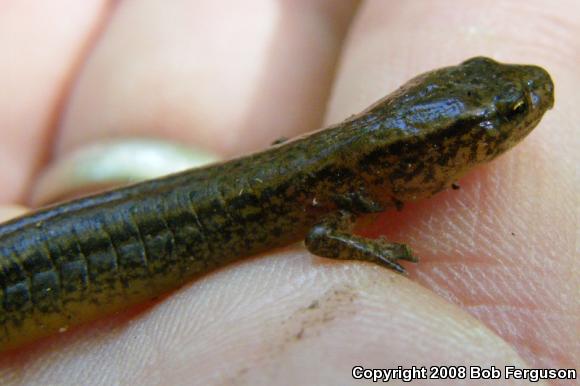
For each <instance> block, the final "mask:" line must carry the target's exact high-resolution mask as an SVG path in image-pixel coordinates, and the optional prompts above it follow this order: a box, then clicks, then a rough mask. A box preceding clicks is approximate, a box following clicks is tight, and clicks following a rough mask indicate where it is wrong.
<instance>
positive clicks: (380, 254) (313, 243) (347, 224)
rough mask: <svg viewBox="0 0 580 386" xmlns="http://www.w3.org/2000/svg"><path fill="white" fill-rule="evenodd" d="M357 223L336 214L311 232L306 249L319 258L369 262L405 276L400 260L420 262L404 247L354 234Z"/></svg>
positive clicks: (343, 215)
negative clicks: (398, 261) (353, 228)
mask: <svg viewBox="0 0 580 386" xmlns="http://www.w3.org/2000/svg"><path fill="white" fill-rule="evenodd" d="M354 222H355V216H354V215H353V214H351V213H349V212H345V211H340V212H337V213H336V214H334V215H332V216H330V217H328V218H326V219H325V220H323V221H322V222H320V223H319V224H316V225H315V226H313V227H312V228H311V229H310V231H309V232H308V235H307V236H306V240H305V244H306V248H308V250H309V251H310V252H311V253H313V254H315V255H318V256H322V257H328V258H331V259H342V260H362V261H370V262H373V263H376V264H379V265H382V266H384V267H387V268H391V269H394V270H395V271H397V272H400V273H404V274H406V271H405V269H404V268H403V266H401V265H400V264H399V263H397V260H406V261H412V262H417V261H418V258H417V257H416V256H414V255H413V253H412V252H411V249H410V248H409V247H408V246H407V245H405V244H398V243H391V242H389V241H388V240H386V239H385V238H384V237H379V238H378V239H369V238H366V237H362V236H357V235H354V234H352V232H351V230H352V227H353V225H354Z"/></svg>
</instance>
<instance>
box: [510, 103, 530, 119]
mask: <svg viewBox="0 0 580 386" xmlns="http://www.w3.org/2000/svg"><path fill="white" fill-rule="evenodd" d="M527 109H528V106H527V105H526V101H525V99H520V100H518V101H517V102H516V103H514V104H513V105H512V106H511V107H510V111H508V113H507V115H508V118H515V117H517V116H519V115H522V114H524V113H525V112H526V111H527Z"/></svg>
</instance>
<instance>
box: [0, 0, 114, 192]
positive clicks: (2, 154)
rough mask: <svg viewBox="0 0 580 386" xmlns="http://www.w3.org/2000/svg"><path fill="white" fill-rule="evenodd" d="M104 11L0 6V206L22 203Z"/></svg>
mask: <svg viewBox="0 0 580 386" xmlns="http://www.w3.org/2000/svg"><path fill="white" fill-rule="evenodd" d="M104 11H105V2H103V1H100V0H92V1H83V2H82V3H81V2H78V1H74V0H59V1H50V2H29V1H3V2H2V4H1V5H0V52H1V53H2V54H1V55H2V59H1V60H0V84H1V85H2V92H0V130H1V132H2V141H0V181H2V190H0V203H9V202H24V201H25V200H26V188H27V187H28V185H29V183H30V179H31V178H32V176H33V175H34V173H35V171H36V169H37V168H38V167H39V165H40V164H42V162H43V161H44V160H45V157H46V155H47V152H48V148H49V146H50V140H51V131H52V130H53V129H54V125H55V123H56V120H57V111H58V109H59V108H60V107H61V103H62V99H63V96H64V94H65V93H66V87H67V84H68V81H69V80H70V76H71V73H73V72H74V70H75V68H76V65H77V64H78V63H77V60H78V58H79V55H81V53H82V52H83V50H84V49H85V47H86V44H87V41H89V38H90V36H91V34H92V33H93V32H94V31H95V29H96V28H97V27H98V26H99V24H98V23H99V21H100V16H101V15H102V13H103V12H104Z"/></svg>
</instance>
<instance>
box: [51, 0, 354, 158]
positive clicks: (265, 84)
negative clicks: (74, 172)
mask: <svg viewBox="0 0 580 386" xmlns="http://www.w3.org/2000/svg"><path fill="white" fill-rule="evenodd" d="M352 7H353V5H352V2H341V5H336V4H333V2H329V1H316V2H278V3H277V2H267V1H255V2H253V3H243V4H242V3H236V2H232V3H231V4H229V5H228V11H227V12H225V11H224V7H223V5H218V4H216V3H214V2H211V1H197V2H189V1H175V2H171V3H169V4H166V3H159V2H151V1H149V2H138V3H127V4H121V5H120V6H119V8H118V9H117V10H116V13H115V15H114V17H113V19H112V20H111V23H110V25H109V26H108V28H107V30H106V32H105V33H104V34H103V35H102V36H101V38H100V41H99V44H98V45H97V46H96V47H95V50H94V52H93V53H92V54H91V56H90V57H89V58H88V59H87V62H86V65H85V68H84V70H83V73H82V75H81V77H80V78H79V80H78V83H77V84H76V85H75V88H74V92H73V94H72V97H71V99H70V103H69V106H68V108H67V111H66V115H65V116H64V120H63V125H62V128H61V133H60V134H61V135H60V138H59V142H58V151H59V153H58V155H59V156H60V155H62V152H66V151H69V150H70V149H71V148H74V147H78V146H80V145H82V144H86V143H88V142H92V141H96V140H98V139H100V138H111V137H119V136H121V137H126V136H131V135H137V136H146V137H160V138H164V139H170V140H175V141H179V142H183V143H189V144H195V145H196V146H199V147H202V148H206V149H208V150H213V151H216V152H218V153H220V154H223V155H226V156H231V155H232V154H239V153H241V152H247V151H248V150H254V149H256V148H260V147H264V146H268V145H269V144H270V143H271V142H272V141H274V140H275V139H277V138H279V137H281V136H292V135H293V134H295V133H297V132H302V131H309V130H312V129H313V128H316V127H318V125H319V124H320V120H321V117H322V114H323V112H324V106H325V102H326V98H327V95H328V92H329V88H330V82H331V80H332V75H333V72H334V63H335V59H336V57H337V55H338V48H339V46H340V43H341V39H342V36H343V33H344V32H343V31H344V30H345V26H346V24H347V22H348V19H349V17H350V16H349V15H350V14H351V9H352ZM168 26H171V28H168ZM80 128H82V129H80Z"/></svg>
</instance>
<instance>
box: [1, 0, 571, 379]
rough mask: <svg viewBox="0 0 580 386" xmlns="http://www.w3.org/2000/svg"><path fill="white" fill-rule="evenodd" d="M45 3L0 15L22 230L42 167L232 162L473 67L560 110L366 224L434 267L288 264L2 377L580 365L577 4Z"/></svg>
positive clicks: (215, 287) (7, 124) (7, 177)
mask: <svg viewBox="0 0 580 386" xmlns="http://www.w3.org/2000/svg"><path fill="white" fill-rule="evenodd" d="M468 3H469V4H468ZM38 4H39V3H38V2H34V4H33V3H32V2H31V3H30V4H28V3H25V2H22V1H16V0H13V1H8V2H4V3H3V4H2V5H0V48H2V49H3V52H5V53H9V57H10V58H11V60H10V61H6V62H1V63H0V68H2V69H3V71H0V84H3V85H5V86H3V88H4V90H5V92H3V93H0V99H1V100H0V130H1V133H2V141H0V156H1V157H3V158H2V162H0V181H2V190H1V191H0V200H1V203H3V204H6V206H5V209H6V212H5V214H6V215H7V216H8V215H10V214H11V213H13V212H11V211H12V209H13V205H14V204H23V203H26V197H28V196H29V195H30V193H31V191H32V190H33V189H34V182H35V179H34V176H35V175H36V174H37V173H38V172H39V171H41V170H42V169H43V167H44V166H45V165H46V164H48V163H49V162H54V161H55V160H57V159H59V158H61V157H65V156H66V154H67V153H69V152H70V151H72V150H73V149H77V148H79V147H81V146H84V145H88V144H90V143H92V142H94V141H97V140H99V139H103V138H111V137H118V136H128V135H143V136H157V137H163V138H165V139H173V140H176V141H179V142H180V143H190V144H192V145H196V146H202V147H205V148H207V149H210V150H213V151H215V152H218V153H219V154H222V155H223V157H230V156H234V155H237V154H243V153H245V152H248V151H252V150H256V149H260V148H263V147H264V146H267V144H268V143H270V142H272V140H274V139H276V138H278V137H281V136H286V137H291V136H293V135H296V134H299V133H301V132H304V131H309V130H312V129H314V128H317V127H319V126H323V125H324V124H328V123H333V122H337V121H340V120H341V119H344V118H345V117H347V116H348V115H350V114H352V113H356V112H358V111H360V110H361V109H362V108H364V107H366V106H367V105H368V104H370V103H372V102H373V101H374V100H376V99H378V98H379V97H381V96H383V95H385V94H387V93H388V92H390V91H392V90H393V89H394V88H395V87H397V86H398V85H400V84H402V83H403V82H404V81H405V80H407V79H408V78H410V77H412V76H414V75H416V74H418V73H420V72H423V71H425V70H429V69H433V68H437V67H440V66H443V65H450V64H457V63H459V62H461V61H462V60H464V59H466V58H469V57H472V56H475V55H485V56H490V57H493V58H495V59H497V60H500V61H506V62H517V63H532V64H538V65H541V66H543V67H545V68H546V69H547V70H548V71H549V72H550V73H551V74H552V76H553V79H554V83H555V86H556V104H555V108H554V110H552V111H550V112H549V113H548V114H547V115H546V117H545V119H544V120H543V122H542V123H541V124H540V126H539V127H538V128H537V129H536V130H535V131H534V132H533V133H532V134H531V135H530V136H529V137H528V138H527V139H526V140H525V141H524V142H523V143H522V144H521V145H520V146H518V147H517V148H516V149H514V150H513V151H511V152H510V153H508V154H506V155H505V156H503V157H501V158H500V159H498V160H497V161H495V162H493V163H492V164H490V165H487V166H485V167H482V168H480V169H478V170H476V171H474V172H473V173H471V174H470V175H469V176H468V177H466V178H465V179H464V180H462V181H460V183H461V190H459V191H450V192H445V193H442V194H440V195H438V196H437V197H435V198H433V199H431V200H428V201H423V202H420V203H417V204H413V205H408V206H407V207H406V208H405V210H404V211H403V212H401V213H392V212H390V213H387V214H384V215H381V216H379V218H377V219H376V220H375V222H373V223H371V224H366V227H367V229H365V230H366V231H367V232H369V233H371V234H374V235H378V234H384V235H386V236H389V237H391V238H393V239H396V240H398V241H404V242H408V243H409V244H410V245H412V246H413V248H414V250H415V252H416V253H417V255H419V256H421V258H422V261H421V262H420V263H419V264H418V265H417V266H410V265H407V267H408V268H409V271H410V277H409V278H405V277H402V276H400V275H398V274H396V273H394V272H391V271H388V270H386V269H381V268H380V267H376V266H373V265H370V264H364V263H356V262H352V263H349V262H336V261H329V260H326V259H323V258H319V257H315V256H312V255H310V254H308V253H307V252H306V251H305V250H304V248H303V247H302V246H293V247H290V248H287V249H283V250H277V251H272V252H271V253H269V254H266V255H262V256H259V257H256V258H252V259H247V260H244V261H241V262H240V263H238V264H234V265H231V266H229V267H226V268H225V269H222V270H220V271H217V272H214V273H212V274H209V275H206V276H204V277H202V278H200V279H199V280H197V281H195V282H193V283H191V284H190V285H188V286H186V287H184V288H183V289H181V290H179V291H177V292H176V293H173V294H172V295H170V296H168V297H166V298H164V299H161V300H160V301H159V302H157V303H155V304H150V305H148V306H147V307H143V308H140V309H137V310H133V311H128V312H127V313H123V314H120V315H118V316H116V317H113V318H108V319H106V320H103V321H99V322H96V323H92V324H90V325H87V326H84V327H82V328H79V329H76V330H74V331H70V332H67V333H64V334H61V335H59V336H57V337H54V338H51V339H47V340H44V341H42V342H39V343H37V344H34V345H30V346H29V347H27V348H25V349H22V350H20V351H18V352H15V353H10V354H8V355H4V356H2V357H1V358H0V384H59V385H65V384H78V383H79V382H81V383H82V384H95V385H100V384H103V385H109V384H139V385H154V384H175V385H179V384H208V383H218V384H230V383H238V384H253V385H255V384H300V383H309V384H321V385H324V384H329V385H334V384H349V382H352V383H353V384H358V383H359V382H360V381H356V380H353V379H352V378H351V375H350V374H351V369H352V367H353V366H355V365H363V366H365V367H369V368H370V367H379V368H396V367H397V366H399V365H401V366H405V367H410V366H413V365H414V366H431V365H463V366H469V365H476V364H481V365H484V366H490V365H495V366H496V367H499V368H502V369H503V366H505V365H514V366H519V367H524V366H530V367H535V368H542V367H554V368H556V367H558V368H564V367H573V366H574V365H576V366H577V365H578V363H580V347H579V345H578V343H577V342H578V334H579V329H580V305H579V303H578V293H579V284H578V283H579V282H580V280H578V271H579V270H580V268H579V262H578V261H579V260H578V258H577V257H578V256H577V255H578V251H576V250H575V248H576V247H575V237H577V236H576V235H577V233H578V229H577V227H578V223H577V221H578V220H577V218H575V216H577V213H578V197H577V192H578V191H579V185H580V182H579V180H578V173H577V171H576V169H577V165H578V163H579V161H580V159H579V153H578V146H579V145H580V144H579V143H578V135H577V122H579V121H580V119H579V118H580V116H579V115H580V109H578V107H577V102H578V91H577V90H578V89H579V87H580V74H579V73H578V72H577V63H578V62H579V61H580V42H579V41H578V36H580V22H579V21H578V20H577V17H575V15H577V14H579V11H580V9H578V8H580V4H578V2H575V1H568V2H566V1H561V2H560V4H559V5H558V6H554V7H550V8H546V7H544V6H543V4H544V2H541V1H539V0H538V1H535V2H534V1H527V2H521V1H513V2H508V1H505V2H498V4H497V6H495V7H490V6H489V5H488V4H485V3H480V2H473V3H472V2H459V1H457V2H456V1H447V2H437V6H436V7H435V5H434V4H435V3H432V2H429V3H427V2H424V3H423V4H421V3H420V2H399V3H396V5H395V2H384V1H368V2H364V3H361V4H360V5H359V7H360V8H359V9H358V14H357V15H356V17H354V18H352V16H353V14H354V11H355V8H356V7H355V4H354V3H350V2H347V1H343V2H340V6H337V5H336V2H334V1H304V2H300V1H298V2H290V1H288V2H269V1H255V2H232V3H231V4H228V6H227V7H224V5H223V4H221V5H218V4H219V3H218V2H210V1H207V2H192V1H191V2H186V1H173V2H154V1H140V2H121V3H119V4H118V5H117V6H116V7H111V6H109V5H108V3H105V2H103V1H97V0H94V1H83V2H76V1H51V2H46V4H44V5H38ZM212 4H214V5H212ZM252 4H253V5H252ZM500 4H501V5H500ZM351 18H352V20H351ZM349 23H352V24H350V25H349ZM347 30H348V33H349V37H348V39H347V40H345V41H343V38H344V35H345V34H346V32H347ZM3 57H4V58H5V57H6V56H4V55H3ZM325 108H327V109H326V113H325ZM8 211H10V212H11V213H10V214H9V213H8ZM429 384H434V383H433V382H431V383H429ZM486 384H489V383H487V382H486ZM498 384H506V381H505V380H499V381H498Z"/></svg>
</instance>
